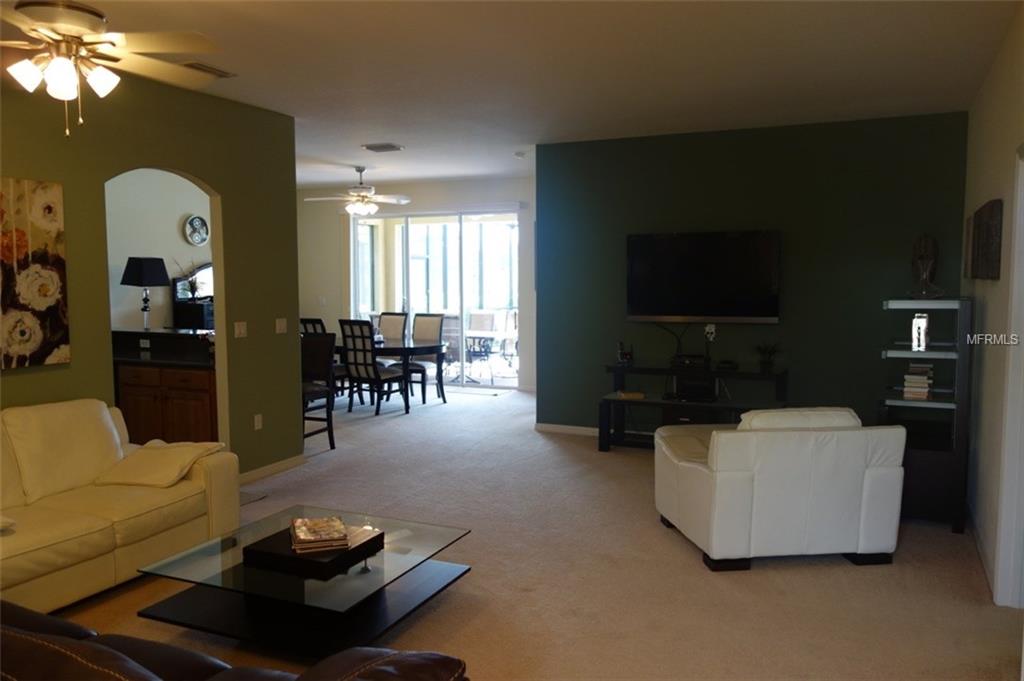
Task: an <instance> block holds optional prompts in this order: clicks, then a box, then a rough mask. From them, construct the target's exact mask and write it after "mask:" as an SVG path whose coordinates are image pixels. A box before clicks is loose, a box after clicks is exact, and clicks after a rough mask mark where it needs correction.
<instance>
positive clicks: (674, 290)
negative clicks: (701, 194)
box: [626, 231, 782, 324]
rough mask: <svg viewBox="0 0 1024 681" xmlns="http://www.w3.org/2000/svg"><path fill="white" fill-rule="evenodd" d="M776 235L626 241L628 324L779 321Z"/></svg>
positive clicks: (666, 236)
mask: <svg viewBox="0 0 1024 681" xmlns="http://www.w3.org/2000/svg"><path fill="white" fill-rule="evenodd" d="M781 241H782V239H781V234H780V233H779V232H777V231H749V232H691V233H686V234H631V235H629V236H628V237H627V241H626V258H627V275H626V314H627V315H628V317H629V319H631V320H633V321H661V322H695V321H707V322H744V323H760V324H770V323H777V322H778V321H779V269H780V253H781Z"/></svg>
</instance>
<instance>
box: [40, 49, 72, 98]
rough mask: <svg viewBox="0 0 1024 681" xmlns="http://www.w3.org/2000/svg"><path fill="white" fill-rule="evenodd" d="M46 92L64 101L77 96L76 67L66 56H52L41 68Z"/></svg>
mask: <svg viewBox="0 0 1024 681" xmlns="http://www.w3.org/2000/svg"><path fill="white" fill-rule="evenodd" d="M43 80H45V81H46V94H48V95H50V96H51V97H53V98H54V99H61V100H64V101H65V102H67V101H71V100H73V99H76V98H77V97H78V69H76V68H75V64H74V62H72V61H71V60H70V59H68V58H67V57H54V58H53V59H51V60H50V63H49V64H47V65H46V68H45V69H43Z"/></svg>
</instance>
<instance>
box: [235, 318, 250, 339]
mask: <svg viewBox="0 0 1024 681" xmlns="http://www.w3.org/2000/svg"><path fill="white" fill-rule="evenodd" d="M248 335H249V325H248V324H246V323H245V322H235V338H245V337H246V336H248Z"/></svg>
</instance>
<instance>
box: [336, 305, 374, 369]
mask: <svg viewBox="0 0 1024 681" xmlns="http://www.w3.org/2000/svg"><path fill="white" fill-rule="evenodd" d="M338 325H339V326H341V343H342V345H343V346H345V365H346V367H347V368H348V376H349V377H350V378H354V379H357V380H358V379H363V380H370V381H379V380H380V371H378V369H377V350H376V348H375V347H374V345H373V324H371V323H370V322H368V321H366V320H365V319H339V320H338Z"/></svg>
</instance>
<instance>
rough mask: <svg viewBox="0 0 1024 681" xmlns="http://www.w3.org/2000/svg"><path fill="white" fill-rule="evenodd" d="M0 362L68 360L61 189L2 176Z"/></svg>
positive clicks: (24, 363) (4, 364)
mask: <svg viewBox="0 0 1024 681" xmlns="http://www.w3.org/2000/svg"><path fill="white" fill-rule="evenodd" d="M0 268H2V275H3V276H2V279H0V368H2V369H4V370H7V369H15V368H19V367H27V366H36V365H41V364H66V363H68V362H70V361H71V337H70V332H69V330H68V282H67V270H66V265H65V242H64V191H63V188H62V187H61V185H60V184H58V183H56V182H43V181H39V180H23V179H16V178H10V177H4V178H0Z"/></svg>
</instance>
